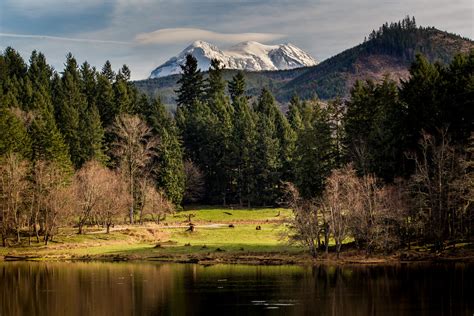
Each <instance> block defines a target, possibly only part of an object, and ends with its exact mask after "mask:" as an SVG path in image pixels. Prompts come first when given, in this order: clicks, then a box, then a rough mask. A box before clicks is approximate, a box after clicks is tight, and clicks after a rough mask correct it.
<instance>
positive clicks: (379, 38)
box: [362, 16, 470, 63]
mask: <svg viewBox="0 0 474 316" xmlns="http://www.w3.org/2000/svg"><path fill="white" fill-rule="evenodd" d="M437 37H438V38H437ZM439 37H441V38H442V37H448V38H450V39H452V40H459V37H458V36H457V35H455V34H451V33H447V32H440V31H438V30H436V29H435V28H433V27H421V26H417V24H416V21H415V17H410V16H406V17H405V18H404V19H403V20H401V21H398V22H392V23H390V24H389V23H384V24H383V25H382V26H381V27H380V28H379V29H378V30H373V31H372V32H371V33H370V34H369V37H368V39H367V38H366V40H365V41H364V43H363V46H362V47H363V49H364V50H365V51H366V52H367V53H370V54H374V53H375V54H387V55H391V56H397V57H400V58H401V59H402V60H403V61H406V62H412V61H413V60H414V59H415V57H416V55H417V54H420V53H421V54H423V55H425V56H426V57H427V58H428V59H429V60H441V61H442V62H446V63H449V62H450V59H451V57H452V56H450V54H446V52H444V50H445V47H444V46H446V45H447V43H443V42H442V41H440V38H439ZM465 40H468V41H470V40H469V39H467V38H465ZM448 45H449V44H448Z"/></svg>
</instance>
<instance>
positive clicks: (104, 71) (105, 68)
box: [101, 60, 115, 83]
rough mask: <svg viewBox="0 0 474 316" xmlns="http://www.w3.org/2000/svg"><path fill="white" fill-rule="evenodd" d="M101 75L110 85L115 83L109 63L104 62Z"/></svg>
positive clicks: (113, 73)
mask: <svg viewBox="0 0 474 316" xmlns="http://www.w3.org/2000/svg"><path fill="white" fill-rule="evenodd" d="M101 74H102V75H104V76H105V78H107V80H108V81H109V82H110V83H112V82H114V81H115V72H114V71H113V70H112V64H111V63H110V61H108V60H107V61H106V62H105V64H104V66H103V67H102V72H101Z"/></svg>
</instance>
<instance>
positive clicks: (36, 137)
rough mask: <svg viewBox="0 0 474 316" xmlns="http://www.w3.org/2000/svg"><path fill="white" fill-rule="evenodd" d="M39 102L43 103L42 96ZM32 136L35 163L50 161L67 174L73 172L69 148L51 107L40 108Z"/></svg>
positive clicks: (32, 127)
mask: <svg viewBox="0 0 474 316" xmlns="http://www.w3.org/2000/svg"><path fill="white" fill-rule="evenodd" d="M37 102H41V101H40V96H39V97H38V101H37ZM30 135H32V142H33V147H32V148H33V155H32V156H33V160H34V161H40V160H41V161H50V162H53V163H55V164H56V165H57V166H58V167H60V168H61V169H62V170H64V171H66V172H71V171H72V163H71V159H70V156H69V151H68V146H67V145H66V143H65V141H64V138H63V136H62V135H61V133H60V131H59V129H58V128H57V126H56V122H55V120H54V115H53V113H52V111H51V109H50V107H48V106H38V110H37V111H36V115H35V118H34V120H33V122H32V124H31V132H30Z"/></svg>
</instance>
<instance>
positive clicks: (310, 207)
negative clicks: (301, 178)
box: [284, 182, 320, 258]
mask: <svg viewBox="0 0 474 316" xmlns="http://www.w3.org/2000/svg"><path fill="white" fill-rule="evenodd" d="M284 185H285V198H284V200H285V202H286V204H287V206H289V207H290V208H291V209H292V210H293V215H294V216H293V218H292V219H291V220H290V227H291V228H292V231H293V232H295V233H294V234H293V235H290V238H291V239H292V240H293V241H295V242H298V243H301V244H302V245H304V246H306V247H308V249H309V252H310V253H311V256H313V258H316V257H317V256H318V239H319V234H320V227H319V226H320V225H319V219H318V206H317V203H316V201H315V200H305V199H303V198H301V196H300V194H299V192H298V189H297V188H296V187H295V186H294V185H293V184H292V183H288V182H287V183H285V184H284Z"/></svg>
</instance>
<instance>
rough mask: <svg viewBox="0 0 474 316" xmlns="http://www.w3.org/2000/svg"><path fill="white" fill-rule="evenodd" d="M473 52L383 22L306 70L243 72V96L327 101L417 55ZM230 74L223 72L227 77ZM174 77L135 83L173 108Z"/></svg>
mask: <svg viewBox="0 0 474 316" xmlns="http://www.w3.org/2000/svg"><path fill="white" fill-rule="evenodd" d="M472 50H474V42H473V41H472V40H471V39H468V38H463V37H460V36H458V35H455V34H451V33H448V32H445V31H440V30H438V29H436V28H434V27H429V28H424V27H417V26H416V23H415V21H414V19H410V18H406V19H404V20H402V21H400V22H396V23H392V24H388V23H386V24H384V25H383V26H382V27H381V28H380V29H379V30H378V31H373V32H372V33H371V34H370V35H369V37H368V38H367V39H366V40H364V42H363V43H361V44H359V45H357V46H355V47H353V48H350V49H347V50H345V51H343V52H341V53H339V54H337V55H335V56H333V57H331V58H329V59H326V60H324V61H323V62H321V63H319V64H317V65H315V66H310V67H303V68H295V69H290V70H281V71H258V72H255V71H246V79H247V86H248V91H247V93H248V94H249V95H257V94H258V93H259V92H260V90H261V88H263V87H267V88H268V89H270V90H271V91H272V93H273V94H274V95H275V97H276V99H277V100H278V101H279V102H281V103H284V102H287V101H288V100H289V99H290V98H291V96H292V95H293V94H295V93H296V94H298V95H299V96H300V97H301V98H302V99H308V98H311V97H313V96H315V95H317V96H318V97H319V98H320V99H323V100H327V99H333V98H335V97H342V98H344V97H347V96H348V94H349V91H350V88H351V87H352V85H353V84H354V82H355V81H356V80H366V79H372V80H375V81H379V80H381V79H382V78H384V77H385V76H387V75H388V76H389V77H390V78H392V79H393V80H400V79H404V78H406V77H407V76H408V68H409V67H410V64H411V62H412V61H413V60H414V58H415V56H416V54H417V53H421V54H423V55H425V56H426V57H427V58H428V60H430V61H431V62H434V61H439V62H441V63H448V62H450V60H451V59H452V58H453V57H454V56H455V55H456V54H459V53H468V52H470V51H472ZM234 73H235V71H232V70H226V71H225V72H224V77H225V78H226V79H230V78H231V77H232V75H233V74H234ZM178 77H179V76H178V75H176V76H171V77H165V78H156V79H148V80H142V81H138V82H136V83H135V84H136V85H137V86H138V87H139V88H140V89H141V90H142V91H145V92H147V93H149V94H151V95H160V96H162V98H163V100H164V102H165V103H167V104H169V105H173V104H174V98H175V96H174V92H173V90H174V89H176V81H177V78H178Z"/></svg>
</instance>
